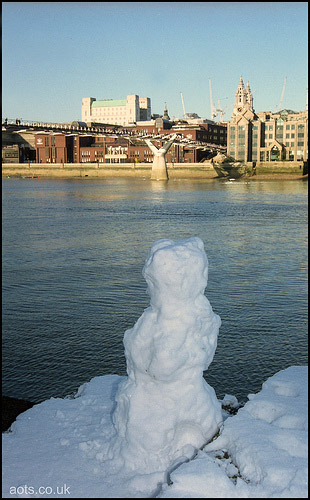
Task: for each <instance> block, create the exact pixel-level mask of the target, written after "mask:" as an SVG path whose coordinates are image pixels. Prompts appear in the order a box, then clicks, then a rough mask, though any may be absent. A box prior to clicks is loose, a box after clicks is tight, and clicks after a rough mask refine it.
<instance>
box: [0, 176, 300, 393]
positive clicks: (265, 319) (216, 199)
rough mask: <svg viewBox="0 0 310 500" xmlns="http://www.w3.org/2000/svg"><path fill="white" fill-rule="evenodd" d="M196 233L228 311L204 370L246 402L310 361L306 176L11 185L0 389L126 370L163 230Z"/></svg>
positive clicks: (220, 303) (39, 389) (211, 286)
mask: <svg viewBox="0 0 310 500" xmlns="http://www.w3.org/2000/svg"><path fill="white" fill-rule="evenodd" d="M194 235H197V236H200V237H201V238H202V240H203V241H204V243H205V248H206V252H207V255H208V259H209V282H208V287H207V289H206V295H207V297H208V298H209V300H210V302H211V305H212V307H213V309H214V311H215V312H216V313H217V314H219V315H220V316H221V319H222V327H221V330H220V336H219V340H218V348H217V351H216V354H215V357H214V361H213V363H212V364H211V365H210V367H209V369H208V371H207V372H206V374H205V376H206V379H207V380H208V382H209V383H210V384H211V385H212V386H213V387H214V388H215V390H216V392H217V395H218V397H223V396H224V394H225V393H230V394H234V395H236V396H237V397H238V398H239V399H241V400H243V401H244V400H245V398H246V396H247V394H248V393H250V392H255V391H257V390H259V389H260V387H261V384H262V382H263V381H264V380H265V379H266V378H267V377H268V376H270V375H272V374H274V373H275V372H276V371H278V370H280V369H283V368H286V367H287V366H290V365H292V364H297V365H298V364H306V363H307V269H308V262H307V184H306V183H305V182H303V181H267V182H266V181H265V182H264V181H250V182H249V181H244V180H240V181H233V182H230V181H227V180H223V181H219V180H214V179H208V180H205V181H200V180H194V181H186V180H170V181H169V182H156V181H150V180H149V179H144V180H142V179H137V180H136V179H128V180H126V179H107V180H91V179H87V180H79V179H75V180H70V179H68V180H44V179H35V180H34V179H5V180H3V393H4V394H6V395H8V396H13V397H19V398H25V399H30V400H32V401H40V400H43V399H46V398H49V397H51V396H54V397H57V396H59V397H63V396H65V395H66V394H69V393H72V392H73V391H75V390H76V389H77V388H78V387H79V385H80V384H82V383H83V382H85V381H88V380H90V378H92V377H94V376H97V375H102V374H108V373H118V374H121V375H124V374H126V363H125V358H124V353H123V345H122V339H123V336H124V332H125V330H126V329H127V328H131V327H132V326H133V325H134V323H135V321H136V320H137V319H138V318H139V316H140V315H141V314H142V312H143V310H144V308H146V307H148V305H149V298H148V296H147V294H146V283H145V281H144V279H143V277H142V267H143V264H144V261H145V258H146V255H147V253H148V250H149V248H150V246H151V244H152V243H153V242H154V241H155V240H157V239H159V238H170V239H174V240H177V239H183V238H186V237H189V236H194Z"/></svg>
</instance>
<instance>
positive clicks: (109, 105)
mask: <svg viewBox="0 0 310 500" xmlns="http://www.w3.org/2000/svg"><path fill="white" fill-rule="evenodd" d="M144 120H151V99H150V98H149V97H139V96H138V95H136V94H129V95H127V97H126V99H102V100H98V101H97V100H96V98H95V97H83V99H82V121H83V122H86V123H87V124H89V123H108V124H112V125H121V126H126V125H129V124H133V123H136V122H138V121H144Z"/></svg>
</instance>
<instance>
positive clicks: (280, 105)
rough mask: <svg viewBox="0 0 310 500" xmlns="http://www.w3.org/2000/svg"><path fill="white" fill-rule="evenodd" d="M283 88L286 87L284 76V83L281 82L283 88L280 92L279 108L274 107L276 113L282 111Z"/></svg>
mask: <svg viewBox="0 0 310 500" xmlns="http://www.w3.org/2000/svg"><path fill="white" fill-rule="evenodd" d="M285 87H286V76H285V77H284V82H283V87H282V92H281V97H280V104H279V107H276V111H281V109H282V104H283V98H284V92H285Z"/></svg>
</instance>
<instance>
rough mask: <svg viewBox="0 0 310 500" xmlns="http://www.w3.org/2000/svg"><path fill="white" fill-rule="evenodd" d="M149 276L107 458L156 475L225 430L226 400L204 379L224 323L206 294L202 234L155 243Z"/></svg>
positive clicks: (128, 336) (128, 343)
mask: <svg viewBox="0 0 310 500" xmlns="http://www.w3.org/2000/svg"><path fill="white" fill-rule="evenodd" d="M143 276H144V278H145V280H146V282H147V285H148V289H147V291H148V294H149V295H150V306H149V307H148V308H147V309H145V311H144V312H143V314H142V316H141V317H140V318H139V319H138V321H137V322H136V324H135V325H134V327H133V328H132V329H130V330H127V331H126V332H125V335H124V347H125V355H126V361H127V373H128V377H126V379H125V380H124V381H122V382H121V383H120V384H119V386H118V391H117V394H116V407H115V411H114V414H113V424H114V427H115V431H116V434H115V437H114V439H112V441H111V443H110V446H109V449H108V453H107V455H108V458H109V460H111V461H113V460H115V461H117V462H118V463H121V464H122V467H124V468H125V469H129V470H132V471H133V470H138V471H139V472H140V473H152V472H158V471H164V470H166V469H167V468H168V467H170V466H173V465H174V464H178V463H181V462H182V461H184V460H186V459H190V458H192V457H193V456H194V454H195V453H196V452H197V449H199V448H201V447H202V446H204V445H205V444H206V443H207V442H209V441H210V440H211V439H212V438H213V437H214V435H215V434H216V433H217V432H218V430H219V428H220V427H221V424H222V412H221V405H220V402H219V401H218V399H217V397H216V394H215V391H214V389H213V388H212V387H210V385H208V383H207V382H206V381H205V379H204V378H203V371H205V370H207V368H208V366H209V365H210V363H211V362H212V359H213V356H214V353H215V349H216V345H217V337H218V333H219V328H220V325H221V320H220V317H219V316H218V315H217V314H215V313H214V312H213V310H212V307H211V305H210V303H209V301H208V299H207V298H206V297H205V295H204V290H205V288H206V286H207V280H208V259H207V255H206V253H205V251H204V245H203V242H202V240H201V239H200V238H198V237H191V238H188V239H185V240H181V241H176V242H174V241H172V240H169V239H162V240H159V241H156V242H155V243H154V244H153V245H152V247H151V249H150V251H149V254H148V257H147V259H146V262H145V265H144V268H143Z"/></svg>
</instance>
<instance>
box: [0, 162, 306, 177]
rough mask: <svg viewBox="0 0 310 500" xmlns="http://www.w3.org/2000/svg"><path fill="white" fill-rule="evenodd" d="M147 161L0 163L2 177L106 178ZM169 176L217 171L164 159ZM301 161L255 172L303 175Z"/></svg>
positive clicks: (141, 172) (135, 173)
mask: <svg viewBox="0 0 310 500" xmlns="http://www.w3.org/2000/svg"><path fill="white" fill-rule="evenodd" d="M151 170H152V164H150V163H122V164H116V163H114V164H107V163H105V164H99V165H98V164H97V163H96V164H95V163H53V164H50V163H3V164H2V177H54V178H55V177H56V178H57V177H58V178H71V177H72V178H81V177H82V178H84V177H90V178H107V177H140V178H141V177H142V178H150V177H151ZM167 170H168V175H169V179H215V178H218V174H217V173H216V171H215V169H214V168H213V166H212V163H209V162H205V163H186V164H184V163H168V164H167ZM307 172H308V171H307V170H306V169H305V165H304V164H303V162H272V164H270V163H268V164H266V163H258V164H257V165H256V168H255V175H253V176H251V177H250V178H251V179H255V178H260V177H266V176H267V177H269V176H272V177H275V178H277V176H281V177H282V178H283V177H287V178H296V177H297V178H298V177H303V176H305V175H306V174H307Z"/></svg>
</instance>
